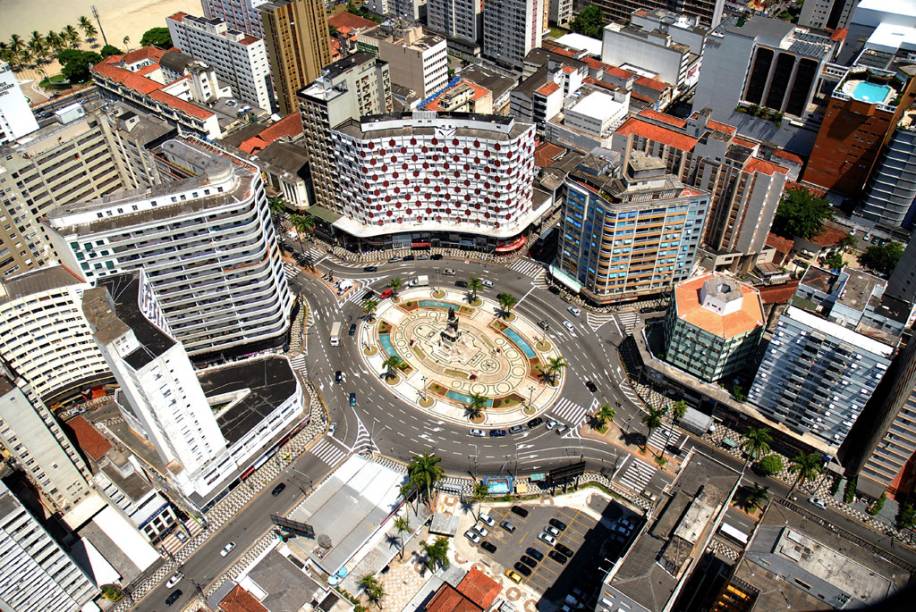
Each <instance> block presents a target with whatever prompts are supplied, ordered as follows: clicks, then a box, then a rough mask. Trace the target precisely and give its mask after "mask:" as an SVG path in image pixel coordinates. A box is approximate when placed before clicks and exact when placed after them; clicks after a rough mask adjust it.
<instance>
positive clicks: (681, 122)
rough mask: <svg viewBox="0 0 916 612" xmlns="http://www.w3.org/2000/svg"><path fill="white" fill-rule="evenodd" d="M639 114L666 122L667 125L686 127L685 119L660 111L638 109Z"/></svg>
mask: <svg viewBox="0 0 916 612" xmlns="http://www.w3.org/2000/svg"><path fill="white" fill-rule="evenodd" d="M639 116H640V117H645V118H646V119H652V120H654V121H658V122H659V123H667V124H668V125H672V126H674V127H679V128H684V127H687V120H686V119H681V118H680V117H675V116H674V115H669V114H667V113H660V112H658V111H655V110H652V109H650V108H647V109H645V110H641V111H639Z"/></svg>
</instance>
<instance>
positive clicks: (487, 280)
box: [480, 278, 493, 287]
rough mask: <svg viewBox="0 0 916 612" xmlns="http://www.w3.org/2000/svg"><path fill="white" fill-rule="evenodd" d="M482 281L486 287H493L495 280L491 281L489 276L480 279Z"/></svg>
mask: <svg viewBox="0 0 916 612" xmlns="http://www.w3.org/2000/svg"><path fill="white" fill-rule="evenodd" d="M480 282H481V283H483V286H484V287H492V286H493V281H491V280H490V279H489V278H485V279H483V280H482V281H480Z"/></svg>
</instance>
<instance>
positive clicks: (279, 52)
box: [258, 0, 331, 116]
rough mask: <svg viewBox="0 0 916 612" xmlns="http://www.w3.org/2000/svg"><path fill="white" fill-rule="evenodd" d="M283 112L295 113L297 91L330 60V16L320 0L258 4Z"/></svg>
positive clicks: (272, 72)
mask: <svg viewBox="0 0 916 612" xmlns="http://www.w3.org/2000/svg"><path fill="white" fill-rule="evenodd" d="M258 10H259V11H260V12H261V21H262V23H263V25H264V36H263V38H264V42H265V43H266V44H267V58H268V60H269V61H270V74H271V76H272V78H273V84H274V91H275V92H276V100H277V109H278V110H279V112H280V114H281V115H284V116H285V115H289V114H290V113H294V112H296V109H297V108H298V107H299V106H298V103H297V101H296V92H298V91H299V90H300V89H302V88H303V87H305V86H306V85H307V84H309V83H310V82H312V81H314V80H315V79H316V78H318V76H319V74H320V73H321V69H322V68H324V67H325V66H327V65H328V64H330V63H331V48H330V42H329V41H328V18H327V15H326V14H325V10H324V2H322V1H321V0H276V1H275V2H265V3H264V4H261V5H260V6H259V7H258Z"/></svg>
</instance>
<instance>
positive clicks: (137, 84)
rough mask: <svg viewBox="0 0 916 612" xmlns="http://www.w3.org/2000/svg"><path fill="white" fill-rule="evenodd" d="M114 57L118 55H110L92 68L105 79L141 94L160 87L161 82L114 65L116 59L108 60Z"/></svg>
mask: <svg viewBox="0 0 916 612" xmlns="http://www.w3.org/2000/svg"><path fill="white" fill-rule="evenodd" d="M116 57H119V56H117V55H112V56H111V57H109V58H108V59H107V60H105V61H103V62H101V63H99V64H96V65H95V66H93V67H92V70H93V71H94V72H96V73H98V74H100V75H102V76H103V77H105V78H107V79H110V80H112V81H115V82H116V83H120V84H121V85H123V86H125V87H127V88H129V89H133V90H134V91H136V92H138V93H141V94H148V93H150V92H153V91H156V90H157V89H159V88H160V87H162V85H161V84H159V83H157V82H155V81H152V80H150V79H147V78H146V77H143V76H141V75H139V74H136V73H134V72H131V71H130V70H127V69H125V68H121V67H120V66H116V65H115V63H116V62H117V61H118V60H114V61H109V60H111V59H112V58H116Z"/></svg>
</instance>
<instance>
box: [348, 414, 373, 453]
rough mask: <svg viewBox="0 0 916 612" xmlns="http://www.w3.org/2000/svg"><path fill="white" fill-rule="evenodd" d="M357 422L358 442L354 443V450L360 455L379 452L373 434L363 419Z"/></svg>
mask: <svg viewBox="0 0 916 612" xmlns="http://www.w3.org/2000/svg"><path fill="white" fill-rule="evenodd" d="M356 423H357V427H356V443H355V444H354V445H353V452H355V453H357V454H360V455H370V454H372V453H374V452H378V447H377V446H376V445H375V442H373V441H372V436H371V435H370V434H369V430H368V429H366V426H365V425H363V422H362V420H359V419H357V421H356Z"/></svg>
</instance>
